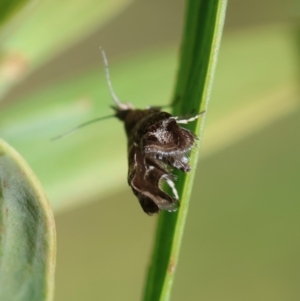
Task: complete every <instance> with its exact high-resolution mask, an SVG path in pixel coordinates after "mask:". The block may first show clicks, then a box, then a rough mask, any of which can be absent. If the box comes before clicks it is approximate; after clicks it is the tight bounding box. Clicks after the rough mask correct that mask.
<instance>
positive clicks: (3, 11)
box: [0, 0, 30, 27]
mask: <svg viewBox="0 0 300 301" xmlns="http://www.w3.org/2000/svg"><path fill="white" fill-rule="evenodd" d="M28 2H30V0H2V1H1V3H0V27H2V26H3V23H4V22H5V21H7V19H8V18H11V17H12V16H14V15H15V13H16V12H18V11H19V10H20V9H21V8H22V7H23V6H24V5H25V4H26V3H28Z"/></svg>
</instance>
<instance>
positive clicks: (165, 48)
mask: <svg viewBox="0 0 300 301" xmlns="http://www.w3.org/2000/svg"><path fill="white" fill-rule="evenodd" d="M85 2H86V3H92V2H93V1H92V0H90V1H76V4H75V2H73V5H71V6H70V1H69V3H68V1H65V2H64V3H66V4H65V7H64V6H63V5H61V6H60V4H59V2H58V1H55V0H47V1H41V2H36V1H35V2H34V3H31V4H30V5H27V6H26V9H25V10H24V11H22V13H21V14H19V15H17V17H16V19H15V20H13V21H12V22H11V24H10V26H9V27H8V28H7V29H6V31H4V32H2V33H1V34H2V36H1V38H3V40H2V41H4V42H3V45H4V46H3V48H2V50H1V65H0V78H1V81H2V84H0V88H2V91H3V92H2V94H1V95H2V101H1V103H0V108H1V110H0V134H1V137H2V138H4V139H5V140H6V141H7V142H9V143H10V144H11V145H13V146H14V147H15V148H16V149H17V150H18V151H19V152H20V153H21V154H22V155H23V156H24V158H25V159H26V160H27V162H28V163H29V164H30V165H31V167H32V168H33V170H34V171H35V172H36V174H37V175H38V177H39V178H40V180H41V182H42V184H43V185H44V187H45V190H46V193H47V194H48V196H49V200H50V202H51V204H52V207H53V209H54V211H55V217H56V225H57V237H58V243H57V248H58V252H57V272H56V298H55V300H57V301H63V300H72V301H77V300H78V301H79V300H140V299H141V294H142V289H143V281H144V278H145V273H146V271H147V266H148V260H149V256H150V253H151V247H152V243H153V236H154V231H155V225H156V220H157V217H148V216H146V215H145V214H144V213H143V212H142V210H141V208H140V207H139V205H138V202H137V200H136V199H135V197H134V196H133V194H132V193H131V190H130V189H129V187H127V184H126V174H127V162H126V160H127V159H126V141H125V135H124V133H123V128H122V124H121V123H120V122H119V121H117V120H115V119H111V120H106V121H103V122H101V123H98V124H95V125H92V126H90V127H89V128H86V129H82V130H81V131H78V132H77V133H76V134H74V135H72V136H69V137H66V138H65V139H62V140H58V141H56V142H50V138H51V137H54V136H56V135H58V134H60V133H62V132H64V131H65V130H68V129H69V128H70V127H73V126H76V125H77V124H79V123H81V122H85V121H87V120H89V119H92V118H95V117H97V116H104V115H109V114H111V110H110V108H109V106H110V105H111V98H110V95H109V92H108V88H107V85H106V82H105V77H104V70H103V63H102V59H101V56H100V52H99V46H103V47H104V48H105V50H106V53H107V56H108V58H109V63H110V70H111V76H112V81H113V85H114V89H115V90H116V93H117V95H118V96H119V98H120V99H122V100H124V101H130V102H132V103H133V104H135V105H136V106H137V107H146V106H147V105H163V104H168V103H169V102H170V100H171V97H172V89H173V85H174V79H175V75H176V68H177V58H178V51H179V46H180V38H181V31H182V26H183V17H184V1H183V0H177V1H172V0H160V1H158V0H154V1H153V0H152V1H150V0H139V1H138V0H136V1H120V0H119V1H113V2H109V1H103V4H101V5H103V8H102V7H101V9H100V8H99V11H100V13H99V15H97V14H96V9H92V8H93V6H92V4H91V7H90V8H89V9H87V8H86V7H88V5H85V4H84V3H85ZM68 4H69V6H68ZM80 5H81V6H80ZM93 5H95V3H94V4H93ZM99 5H100V4H99ZM101 5H100V6H101ZM76 9H77V11H76ZM70 16H71V17H70ZM299 17H300V5H299V2H298V1H279V0H275V1H274V0H273V1H271V0H267V1H263V2H262V1H258V0H254V1H247V2H246V1H238V0H231V1H229V3H228V9H227V19H226V22H225V29H224V35H223V41H222V45H221V49H220V55H219V61H218V66H217V72H216V76H215V83H214V86H213V91H212V96H211V102H210V106H209V110H208V112H207V122H206V126H205V131H204V137H203V141H202V147H201V151H200V161H199V166H198V167H197V175H196V180H195V184H194V190H193V196H192V201H191V206H190V211H189V216H188V220H187V227H186V231H185V236H184V240H183V247H182V253H181V258H180V263H179V266H178V270H177V275H176V281H175V285H174V290H173V295H172V300H175V301H177V300H178V301H179V300H206V301H217V300H222V301H226V300H228V301H233V300H245V301H247V300H249V301H250V300H251V301H252V300H264V301H266V300H272V301H283V300H291V301H292V300H299V298H300V286H299V280H300V256H299V254H300V235H299V232H300V231H299V230H300V224H299V220H300V202H299V201H300V184H299V171H300V159H299V153H300V139H299V129H300V110H299V53H300V51H299V45H300V42H299V41H300V31H299ZM83 20H84V21H85V23H84V22H83ZM89 20H91V21H89ZM0 21H1V20H0ZM81 22H83V23H82V24H84V25H82V24H81ZM36 24H39V26H36ZM72 30H73V32H72ZM58 37H59V39H58Z"/></svg>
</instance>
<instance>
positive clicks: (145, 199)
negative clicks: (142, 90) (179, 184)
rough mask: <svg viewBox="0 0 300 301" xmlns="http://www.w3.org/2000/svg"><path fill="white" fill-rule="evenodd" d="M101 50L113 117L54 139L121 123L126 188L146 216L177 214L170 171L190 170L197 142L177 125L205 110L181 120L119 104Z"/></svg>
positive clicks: (176, 200)
mask: <svg viewBox="0 0 300 301" xmlns="http://www.w3.org/2000/svg"><path fill="white" fill-rule="evenodd" d="M100 49H101V53H102V57H103V61H104V65H105V75H106V79H107V83H108V87H109V90H110V94H111V96H112V98H113V101H114V106H112V108H113V110H114V111H115V114H114V115H111V116H105V117H101V118H97V119H94V120H91V121H88V122H86V123H84V124H81V125H80V126H78V127H76V128H74V129H72V130H71V131H69V132H67V133H65V134H63V135H60V136H57V137H55V138H54V139H58V138H61V137H63V136H65V135H68V134H70V133H72V132H73V131H75V130H77V129H78V128H80V127H83V126H86V125H87V124H90V123H93V122H96V121H99V120H102V119H104V118H108V117H112V116H114V117H117V118H118V119H119V120H121V121H122V122H123V123H124V127H125V132H126V135H127V139H128V142H127V150H128V178H127V180H128V185H129V186H130V187H131V189H132V191H133V193H134V194H135V195H136V197H137V198H138V200H139V202H140V205H141V207H142V209H143V210H144V212H145V213H147V214H149V215H153V214H155V213H158V212H159V211H160V210H166V211H170V212H171V211H176V210H177V209H178V207H179V198H178V193H177V190H176V187H175V184H174V181H175V176H174V175H173V174H172V170H174V169H178V170H181V171H182V172H185V173H186V172H188V171H190V169H191V168H190V166H189V153H190V152H191V150H192V148H193V147H194V146H195V142H196V140H197V137H196V136H195V135H194V134H193V133H192V132H191V131H189V130H187V129H185V128H183V127H181V126H180V124H187V123H189V122H192V121H194V120H196V119H197V118H198V117H199V116H200V115H201V114H202V113H204V111H203V112H201V113H200V114H198V115H196V116H193V117H192V118H189V119H180V118H178V117H175V116H172V115H171V114H169V113H167V112H164V111H161V109H160V108H157V107H153V108H151V107H150V108H147V109H144V110H142V109H136V108H134V106H133V105H132V104H130V103H122V102H121V101H120V100H119V99H118V97H117V96H116V94H115V92H114V90H113V87H112V83H111V80H110V74H109V68H108V61H107V58H106V55H105V52H104V50H103V49H102V48H100ZM164 183H167V185H168V186H169V187H170V188H171V191H172V195H170V194H168V193H167V192H165V191H164V190H163V189H162V186H163V184H164Z"/></svg>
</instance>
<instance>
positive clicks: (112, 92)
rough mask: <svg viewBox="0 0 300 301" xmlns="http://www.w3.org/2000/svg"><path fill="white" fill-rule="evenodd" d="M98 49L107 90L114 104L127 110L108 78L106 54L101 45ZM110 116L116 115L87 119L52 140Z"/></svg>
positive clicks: (126, 105)
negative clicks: (103, 68)
mask: <svg viewBox="0 0 300 301" xmlns="http://www.w3.org/2000/svg"><path fill="white" fill-rule="evenodd" d="M100 51H101V54H102V58H103V63H104V67H105V76H106V81H107V85H108V88H109V91H110V94H111V96H112V98H113V101H114V103H115V105H116V106H117V109H118V110H120V111H122V110H127V109H128V107H129V105H128V104H123V103H121V101H120V100H119V98H118V97H117V95H116V93H115V92H114V89H113V87H112V83H111V80H110V75H109V68H108V60H107V58H106V54H105V52H104V50H103V48H102V47H100ZM111 117H116V115H115V114H114V115H109V116H103V117H99V118H96V119H92V120H90V121H87V122H85V123H82V124H80V125H78V126H76V127H74V128H72V129H71V130H69V131H67V132H65V133H63V134H61V135H58V136H56V137H53V138H51V140H52V141H54V140H58V139H61V138H64V137H66V136H68V135H70V134H72V133H74V132H75V131H77V130H78V129H80V128H83V127H85V126H87V125H90V124H91V123H94V122H98V121H100V120H103V119H107V118H111Z"/></svg>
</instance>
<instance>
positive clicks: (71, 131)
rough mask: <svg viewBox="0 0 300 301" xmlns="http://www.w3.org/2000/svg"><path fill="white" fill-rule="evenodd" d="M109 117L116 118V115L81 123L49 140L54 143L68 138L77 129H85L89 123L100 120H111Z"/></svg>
mask: <svg viewBox="0 0 300 301" xmlns="http://www.w3.org/2000/svg"><path fill="white" fill-rule="evenodd" d="M111 117H116V115H108V116H103V117H99V118H95V119H92V120H90V121H87V122H84V123H82V124H80V125H78V126H76V127H74V128H72V129H71V130H69V131H67V132H65V133H63V134H61V135H58V136H56V137H53V138H51V140H52V141H54V140H58V139H61V138H64V137H66V136H69V135H70V134H72V133H74V132H75V131H77V130H78V129H81V128H83V127H85V126H87V125H89V124H91V123H94V122H98V121H100V120H103V119H107V118H111Z"/></svg>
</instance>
